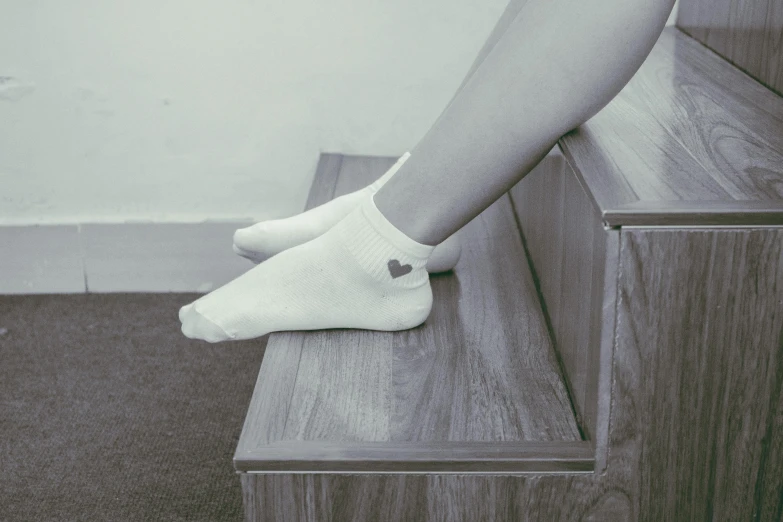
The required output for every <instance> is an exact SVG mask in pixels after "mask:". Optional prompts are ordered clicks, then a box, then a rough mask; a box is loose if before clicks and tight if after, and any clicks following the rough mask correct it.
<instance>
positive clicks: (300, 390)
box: [234, 0, 783, 522]
mask: <svg viewBox="0 0 783 522" xmlns="http://www.w3.org/2000/svg"><path fill="white" fill-rule="evenodd" d="M726 1H729V0H726ZM684 12H685V13H692V12H694V11H693V10H691V11H689V10H688V8H687V7H686V8H685V11H684ZM689 16H690V15H689ZM780 29H781V26H780V24H779V25H778V30H779V32H780ZM762 81H764V79H763V78H762ZM394 161H395V158H366V157H356V156H343V155H338V154H324V155H323V156H322V158H321V161H320V163H319V166H318V171H317V173H316V177H315V180H314V183H313V186H312V189H311V192H310V198H309V200H308V207H312V206H315V205H318V204H321V203H323V202H324V201H327V200H329V199H331V198H332V197H335V196H337V195H340V194H342V193H345V192H349V191H352V190H355V189H357V188H359V187H362V186H365V185H366V184H368V183H370V182H371V181H372V180H374V179H376V178H377V177H379V176H380V175H381V174H383V172H384V171H385V170H386V169H387V168H388V167H390V166H391V165H392V163H394ZM460 236H461V240H462V242H463V255H462V258H461V260H460V262H459V264H458V265H457V268H456V270H455V271H454V273H451V274H444V275H437V276H432V285H433V292H434V296H435V307H434V309H433V312H432V314H431V316H430V317H429V318H428V319H427V321H426V322H425V324H423V325H422V326H420V327H418V328H415V329H413V330H409V331H405V332H395V333H389V332H368V331H358V330H330V331H320V332H295V333H288V332H286V333H278V334H274V335H272V336H271V337H270V340H269V343H268V346H267V349H266V354H265V357H264V361H263V364H262V366H261V370H260V373H259V377H258V382H257V385H256V388H255V392H254V394H253V398H252V401H251V404H250V407H249V410H248V415H247V418H246V421H245V425H244V428H243V430H242V435H241V437H240V441H239V444H238V447H237V450H236V454H235V457H234V464H235V467H236V469H237V471H238V472H239V473H240V477H241V480H242V487H243V494H244V504H245V511H246V517H247V519H248V520H333V521H339V522H342V521H354V520H355V521H365V520H368V521H369V520H373V521H375V520H384V521H415V520H447V521H477V520H541V521H560V520H594V521H606V520H623V521H626V520H644V521H664V520H666V521H669V520H672V521H674V520H732V521H734V520H770V521H780V520H782V519H783V98H781V97H780V96H779V95H778V94H776V93H775V92H773V90H772V89H770V88H767V87H766V86H765V85H763V84H762V83H759V81H757V80H755V79H754V78H752V77H750V76H748V75H747V74H746V73H744V72H742V71H741V70H740V69H739V68H737V67H736V66H735V65H732V64H730V63H729V62H728V61H727V60H725V59H723V58H722V57H720V56H719V55H717V54H715V53H714V52H713V51H711V50H710V49H709V48H707V47H705V46H703V45H702V44H701V43H699V42H698V41H696V40H695V39H693V38H692V37H690V36H688V35H686V34H685V33H684V32H682V31H681V30H679V29H677V28H667V29H666V30H665V31H664V34H663V35H662V36H661V38H660V40H659V41H658V43H657V45H656V47H655V49H654V50H653V52H652V53H651V54H650V56H649V58H648V59H647V61H646V62H645V64H644V65H643V66H642V68H641V70H640V71H639V72H638V73H637V74H636V75H635V76H634V78H633V79H632V80H631V82H630V83H629V84H628V85H627V86H626V88H625V89H624V90H623V91H622V93H621V94H620V95H619V96H618V97H617V98H615V99H614V100H613V101H612V102H611V103H610V104H609V105H608V106H607V107H606V108H605V109H604V110H602V111H601V112H600V113H599V114H598V115H596V116H595V117H594V118H592V119H591V120H590V121H588V122H587V123H585V124H584V125H582V126H581V127H580V128H578V129H576V130H574V131H572V132H570V133H569V134H567V135H565V136H563V138H562V139H561V140H560V142H559V143H558V146H557V147H555V149H554V150H553V151H552V152H551V153H550V154H549V155H548V156H547V157H546V158H545V159H544V160H543V161H542V162H541V163H540V164H539V165H538V166H537V167H536V168H535V169H534V170H533V171H532V172H531V173H530V174H529V175H528V176H526V177H525V178H524V179H523V180H522V181H521V182H520V183H519V184H518V185H517V186H516V187H514V188H513V190H511V191H510V193H509V194H507V195H506V196H504V197H503V198H501V199H500V200H499V201H498V202H496V203H495V204H494V205H492V206H491V207H490V208H489V209H488V210H487V211H485V212H484V213H483V214H482V215H480V216H479V217H477V218H476V219H475V220H473V221H472V222H471V223H470V224H469V225H467V226H466V227H465V228H464V229H463V230H462V231H460Z"/></svg>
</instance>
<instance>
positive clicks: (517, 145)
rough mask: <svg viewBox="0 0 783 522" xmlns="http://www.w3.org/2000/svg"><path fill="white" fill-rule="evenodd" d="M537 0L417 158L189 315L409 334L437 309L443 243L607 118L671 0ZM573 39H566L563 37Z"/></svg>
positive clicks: (247, 333)
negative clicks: (564, 139) (432, 270)
mask: <svg viewBox="0 0 783 522" xmlns="http://www.w3.org/2000/svg"><path fill="white" fill-rule="evenodd" d="M648 2H649V0H591V1H585V0H529V1H528V3H527V4H525V6H524V7H523V9H521V10H520V12H519V14H518V15H517V16H516V17H515V18H514V20H513V22H512V23H511V24H510V25H509V28H508V30H507V31H506V32H505V34H504V35H503V36H502V37H501V38H500V39H499V41H498V42H497V44H496V45H495V47H494V48H493V49H492V51H491V52H490V53H489V54H488V55H487V57H486V59H485V60H484V61H483V62H482V63H481V65H480V66H479V67H478V68H477V69H476V71H475V73H474V74H473V76H471V77H470V79H469V80H468V81H467V82H466V83H465V85H464V88H463V89H462V90H461V91H460V92H459V94H458V95H457V96H456V97H455V98H454V100H453V102H452V103H451V104H450V105H449V106H448V107H447V109H446V110H445V111H444V112H443V114H442V115H441V117H440V118H439V119H438V121H437V122H436V124H435V125H434V126H433V128H432V129H431V130H430V131H429V132H428V133H427V135H426V136H425V137H424V139H423V140H422V141H421V142H420V143H419V144H418V145H417V146H416V148H415V149H414V150H413V151H412V153H411V157H410V158H409V159H408V160H407V161H406V162H405V163H404V164H403V165H402V167H401V168H400V169H399V170H398V171H397V173H396V174H395V175H394V176H393V177H392V178H391V179H390V180H389V181H388V182H387V183H386V184H385V185H384V186H383V187H382V188H381V189H380V190H379V191H378V192H377V193H375V195H374V196H372V197H369V198H367V199H366V200H365V201H364V202H363V203H362V204H361V205H360V206H359V207H357V208H356V209H355V210H354V211H352V212H351V213H350V214H349V215H348V216H346V218H345V219H343V220H341V221H340V222H339V223H337V224H336V225H335V226H334V227H333V228H331V229H330V230H329V231H327V232H326V233H324V234H323V235H321V236H319V237H318V238H316V239H314V240H312V241H309V242H306V243H303V244H301V245H298V246H296V247H294V248H291V249H289V250H285V251H283V252H281V253H280V254H278V255H276V256H274V257H272V258H271V259H269V260H268V261H266V262H264V263H262V264H260V265H259V266H257V267H255V268H253V269H251V270H249V271H248V272H246V273H245V274H243V275H242V276H240V277H238V278H237V279H235V280H234V281H231V282H230V283H228V284H227V285H224V286H222V287H221V288H218V289H217V290H215V291H214V292H211V293H210V294H208V295H206V296H204V297H202V298H200V299H198V300H197V301H195V302H194V303H192V304H191V305H187V306H184V307H182V309H180V320H181V321H182V332H183V333H184V334H185V335H186V336H188V337H191V338H197V339H204V340H207V341H210V342H220V341H225V340H229V339H249V338H253V337H259V336H261V335H265V334H266V333H269V332H273V331H287V330H315V329H325V328H362V329H369V330H403V329H407V328H412V327H414V326H417V325H419V324H421V323H422V322H424V320H425V319H426V318H427V316H428V315H429V312H430V310H431V307H432V290H431V287H430V284H429V278H428V276H427V271H426V269H425V266H426V263H427V260H428V259H429V257H430V256H431V255H432V251H433V249H434V246H432V245H436V244H438V243H440V242H441V241H443V240H445V239H446V238H447V237H449V236H451V235H452V234H453V233H454V232H455V231H457V230H458V229H459V228H461V227H462V226H464V225H465V224H466V223H467V222H468V221H470V219H472V218H473V217H475V216H476V215H478V214H479V213H480V212H481V211H482V210H484V209H485V208H486V207H487V206H489V205H490V204H491V203H492V202H493V201H495V200H496V199H497V198H498V197H500V196H501V195H502V194H503V193H504V192H506V191H507V190H508V189H509V188H510V187H511V186H512V185H513V184H514V183H516V182H517V180H519V179H520V178H521V177H522V176H523V175H524V174H525V173H527V172H528V171H530V170H531V169H532V168H533V167H534V166H535V165H536V164H537V163H538V162H539V161H540V160H541V158H542V157H543V156H544V155H545V154H546V153H547V152H548V151H549V150H550V149H551V147H552V146H553V145H554V144H555V142H556V141H557V139H558V138H559V137H560V136H562V135H563V134H565V133H566V132H568V131H569V130H571V129H573V128H574V127H576V126H578V125H579V124H581V123H582V122H584V121H585V120H586V119H587V118H589V117H590V116H591V115H593V114H595V113H596V112H598V110H599V109H601V108H602V107H603V106H604V105H606V104H607V103H608V102H609V101H610V100H611V98H612V97H614V96H615V95H616V94H617V92H619V91H620V89H621V88H622V87H623V86H624V85H625V84H626V83H627V81H628V80H629V79H630V78H631V76H632V75H633V74H634V73H635V71H636V70H637V69H638V67H639V66H640V65H641V63H642V62H643V61H644V58H645V57H646V56H647V54H648V53H649V51H650V50H651V49H652V46H653V44H654V43H655V41H656V39H657V38H658V36H659V35H660V32H661V30H662V29H663V26H664V24H665V21H666V19H667V18H668V15H669V12H670V11H671V8H672V6H673V4H674V0H662V3H656V4H652V3H650V4H648ZM563 35H567V36H563Z"/></svg>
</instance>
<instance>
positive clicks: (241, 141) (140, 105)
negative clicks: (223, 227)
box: [0, 0, 506, 224]
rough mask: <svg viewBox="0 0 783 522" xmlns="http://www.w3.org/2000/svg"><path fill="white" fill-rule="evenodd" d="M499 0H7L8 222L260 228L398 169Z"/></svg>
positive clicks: (0, 29)
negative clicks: (340, 169) (318, 185)
mask: <svg viewBox="0 0 783 522" xmlns="http://www.w3.org/2000/svg"><path fill="white" fill-rule="evenodd" d="M505 5H506V0H489V1H482V2H475V1H466V0H461V1H454V0H428V1H426V2H421V1H419V0H394V1H391V0H385V1H382V2H357V1H355V0H327V1H323V0H296V1H287V2H285V1H282V0H278V1H270V0H266V1H260V0H133V1H126V0H70V1H63V0H24V1H21V0H0V13H1V14H0V224H32V223H85V222H92V223H96V222H97V223H112V222H125V221H139V220H142V221H144V220H151V221H163V222H199V221H203V220H205V219H211V220H232V219H251V220H258V219H267V218H271V217H280V216H286V215H290V214H292V213H295V212H297V211H298V210H299V209H301V208H302V206H303V205H304V201H305V199H306V195H307V191H308V188H309V185H310V182H311V179H312V175H313V173H314V170H315V166H316V162H317V159H318V155H319V153H320V151H327V152H343V153H347V154H367V155H390V156H392V155H399V154H402V153H403V152H404V151H405V150H408V149H410V148H411V147H412V146H413V145H414V144H415V143H416V142H417V141H418V140H419V138H420V137H421V136H422V135H423V134H424V132H426V130H427V129H428V128H429V126H430V125H431V124H432V122H433V121H434V119H435V118H436V117H437V116H438V115H439V114H440V112H441V110H442V109H443V107H444V106H445V104H446V103H447V102H448V101H449V99H450V98H451V96H452V95H453V93H454V91H455V89H456V88H457V86H458V85H459V84H460V82H461V80H462V77H463V75H464V74H465V72H466V71H467V69H468V67H469V66H470V64H471V62H472V60H473V58H474V57H475V55H476V53H477V51H478V49H479V48H480V46H481V44H482V43H483V42H484V40H485V39H486V37H487V35H488V34H489V32H490V30H491V29H492V27H493V26H494V24H495V22H496V21H497V19H498V17H499V16H500V13H501V12H502V11H503V9H504V7H505Z"/></svg>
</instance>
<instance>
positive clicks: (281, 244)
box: [234, 152, 462, 273]
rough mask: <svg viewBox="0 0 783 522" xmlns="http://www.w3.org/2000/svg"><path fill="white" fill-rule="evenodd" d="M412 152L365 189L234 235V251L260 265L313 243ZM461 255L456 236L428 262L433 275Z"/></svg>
mask: <svg viewBox="0 0 783 522" xmlns="http://www.w3.org/2000/svg"><path fill="white" fill-rule="evenodd" d="M409 157H410V152H406V153H405V154H403V155H402V156H401V157H400V159H398V160H397V162H396V163H395V164H394V165H392V167H391V168H390V169H389V170H387V171H386V173H385V174H384V175H383V176H381V177H380V178H379V179H377V180H376V181H375V182H373V183H372V184H371V185H368V186H366V187H364V188H363V189H360V190H357V191H355V192H351V193H350V194H345V195H343V196H339V197H337V198H335V199H333V200H331V201H329V202H327V203H324V204H323V205H319V206H317V207H315V208H313V209H310V210H307V211H305V212H302V213H301V214H297V215H295V216H291V217H289V218H284V219H273V220H269V221H262V222H260V223H256V224H255V225H251V226H249V227H246V228H241V229H239V230H237V231H236V232H235V233H234V252H236V253H237V254H239V255H240V256H242V257H246V258H247V259H250V260H251V261H253V262H254V263H260V262H262V261H264V260H265V259H268V258H270V257H272V256H274V255H276V254H278V253H280V252H282V251H284V250H287V249H289V248H292V247H295V246H297V245H301V244H302V243H306V242H308V241H312V240H313V239H315V238H317V237H318V236H320V235H321V234H323V233H324V232H326V231H327V230H329V229H330V228H332V227H333V226H334V225H335V224H337V222H339V221H340V220H341V219H343V218H344V217H345V216H347V215H348V214H349V213H350V212H351V211H352V210H353V209H355V208H356V207H357V206H358V205H359V203H360V202H362V201H363V200H364V199H366V198H367V197H368V196H371V195H374V194H375V193H376V192H378V190H380V188H381V187H383V185H385V184H386V182H387V181H388V180H389V179H391V177H392V176H394V174H395V172H397V171H398V170H399V168H400V167H401V166H402V164H403V163H405V161H406V160H407V159H408V158H409ZM461 252H462V248H461V245H460V243H459V241H458V239H457V238H456V237H454V236H452V237H450V238H448V239H447V240H446V241H444V242H443V243H441V244H440V245H438V246H436V247H435V249H434V250H433V252H432V255H431V256H430V260H429V261H428V263H427V271H428V272H430V273H436V272H446V271H448V270H451V269H452V268H454V266H455V265H456V264H457V261H459V257H460V254H461Z"/></svg>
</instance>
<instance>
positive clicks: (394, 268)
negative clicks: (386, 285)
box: [388, 259, 413, 279]
mask: <svg viewBox="0 0 783 522" xmlns="http://www.w3.org/2000/svg"><path fill="white" fill-rule="evenodd" d="M388 266H389V273H390V274H391V276H392V279H397V278H398V277H402V276H404V275H405V274H408V273H410V271H411V270H413V267H412V266H411V265H401V264H400V262H399V261H397V260H396V259H392V260H391V261H389V263H388Z"/></svg>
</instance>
